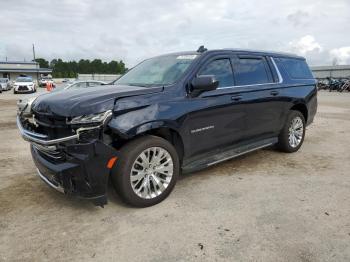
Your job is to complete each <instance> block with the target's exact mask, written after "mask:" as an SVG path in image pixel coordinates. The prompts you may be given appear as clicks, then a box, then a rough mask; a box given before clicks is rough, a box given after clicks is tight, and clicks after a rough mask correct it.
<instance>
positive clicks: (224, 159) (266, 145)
mask: <svg viewBox="0 0 350 262" xmlns="http://www.w3.org/2000/svg"><path fill="white" fill-rule="evenodd" d="M273 144H274V143H268V144H265V145H262V146H258V147H256V148H252V149H249V150H247V151H244V152H241V153H238V154H236V155H232V156H229V157H226V158H223V159H220V160H217V161H214V162H211V163H209V164H207V166H212V165H215V164H218V163H220V162H223V161H226V160H229V159H232V158H235V157H238V156H241V155H244V154H248V153H250V152H253V151H255V150H258V149H262V148H264V147H268V146H271V145H273Z"/></svg>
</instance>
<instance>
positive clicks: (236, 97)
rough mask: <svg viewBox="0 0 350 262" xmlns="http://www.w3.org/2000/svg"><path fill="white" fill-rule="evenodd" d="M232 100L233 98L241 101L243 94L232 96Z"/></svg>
mask: <svg viewBox="0 0 350 262" xmlns="http://www.w3.org/2000/svg"><path fill="white" fill-rule="evenodd" d="M231 100H233V101H240V100H242V96H240V95H237V96H231Z"/></svg>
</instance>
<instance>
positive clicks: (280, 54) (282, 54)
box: [161, 48, 304, 59]
mask: <svg viewBox="0 0 350 262" xmlns="http://www.w3.org/2000/svg"><path fill="white" fill-rule="evenodd" d="M227 51H232V52H234V53H244V54H251V55H267V56H274V57H293V58H299V59H304V57H302V56H298V55H296V54H292V53H287V52H275V51H264V50H252V49H239V48H224V49H212V50H207V51H205V52H203V53H200V52H196V51H183V52H175V53H169V54H164V55H161V56H166V55H201V54H204V53H222V52H227Z"/></svg>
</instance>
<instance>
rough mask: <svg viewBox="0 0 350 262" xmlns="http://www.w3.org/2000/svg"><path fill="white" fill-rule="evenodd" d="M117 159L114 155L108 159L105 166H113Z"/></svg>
mask: <svg viewBox="0 0 350 262" xmlns="http://www.w3.org/2000/svg"><path fill="white" fill-rule="evenodd" d="M117 159H118V157H116V156H115V157H112V158H111V159H109V160H108V163H107V168H109V169H111V168H112V167H113V166H114V164H115V162H116V161H117Z"/></svg>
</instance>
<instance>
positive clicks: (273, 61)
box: [270, 57, 283, 84]
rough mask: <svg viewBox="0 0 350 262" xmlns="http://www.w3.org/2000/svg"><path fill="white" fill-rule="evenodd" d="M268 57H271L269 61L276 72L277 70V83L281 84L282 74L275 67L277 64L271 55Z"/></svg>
mask: <svg viewBox="0 0 350 262" xmlns="http://www.w3.org/2000/svg"><path fill="white" fill-rule="evenodd" d="M270 58H271V61H272V64H273V66H274V67H275V69H276V72H277V76H278V80H279V81H278V83H279V84H282V83H283V77H282V75H281V72H280V70H279V69H278V67H277V65H276V62H275V59H274V58H273V57H270Z"/></svg>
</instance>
